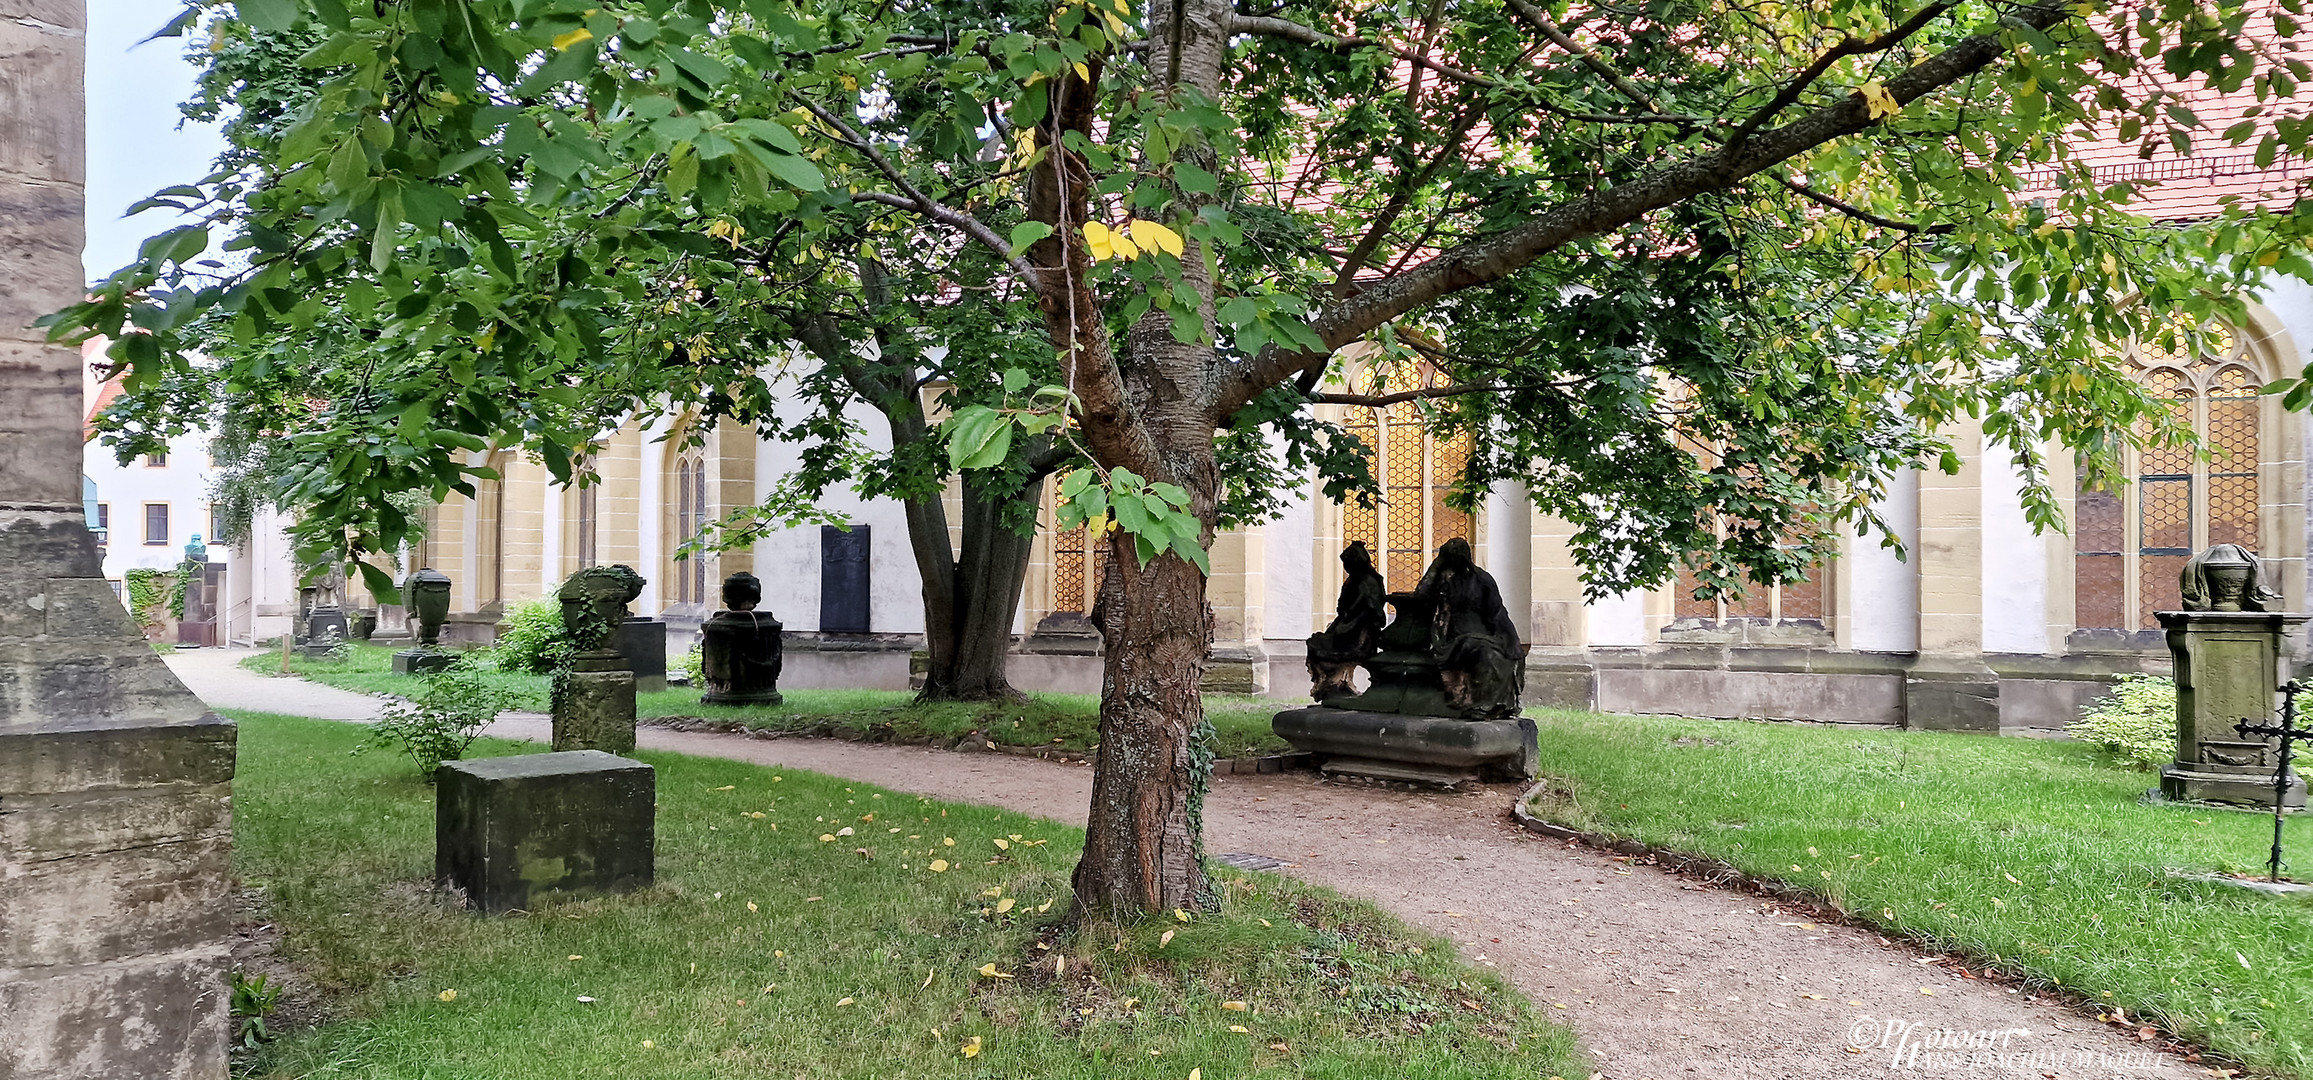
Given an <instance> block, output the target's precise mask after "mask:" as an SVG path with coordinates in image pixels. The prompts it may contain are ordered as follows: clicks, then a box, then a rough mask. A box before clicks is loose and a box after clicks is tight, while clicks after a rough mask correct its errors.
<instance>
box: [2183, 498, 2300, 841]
mask: <svg viewBox="0 0 2313 1080" xmlns="http://www.w3.org/2000/svg"><path fill="white" fill-rule="evenodd" d="M2180 584H2181V586H2182V588H2181V590H2180V592H2181V595H2182V599H2183V600H2184V607H2185V610H2183V611H2162V612H2158V613H2156V615H2157V617H2158V618H2159V619H2160V625H2161V627H2162V628H2163V629H2165V630H2166V631H2168V648H2169V654H2170V656H2171V657H2172V658H2173V659H2174V660H2175V663H2176V719H2177V750H2176V760H2175V761H2174V762H2172V763H2170V764H2169V765H2168V766H2167V767H2165V768H2163V769H2161V771H2160V787H2161V791H2162V793H2163V794H2166V795H2167V796H2168V797H2169V798H2172V799H2198V800H2206V801H2209V802H2228V803H2239V804H2242V805H2247V806H2271V805H2273V773H2274V771H2275V770H2276V769H2278V768H2280V765H2281V761H2280V754H2279V746H2278V745H2277V744H2276V743H2275V742H2274V740H2271V739H2260V738H2251V737H2249V736H2246V735H2243V734H2242V733H2241V732H2240V731H2239V730H2238V729H2237V728H2236V727H2235V725H2237V724H2239V723H2241V722H2242V721H2244V720H2245V721H2248V722H2249V723H2252V724H2263V723H2266V722H2268V721H2269V720H2270V719H2271V718H2272V716H2273V714H2274V706H2275V703H2276V701H2277V700H2278V694H2279V691H2280V686H2281V683H2282V682H2283V681H2284V680H2286V679H2287V678H2288V672H2289V668H2290V666H2291V663H2292V660H2291V658H2292V657H2294V656H2295V655H2296V653H2297V648H2296V645H2297V639H2298V635H2300V634H2301V633H2303V628H2304V625H2305V622H2306V619H2307V617H2306V616H2304V615H2297V614H2287V613H2283V612H2277V611H2271V610H2268V609H2269V608H2272V607H2277V606H2279V602H2280V599H2281V598H2280V596H2278V595H2277V594H2275V593H2273V592H2272V591H2271V590H2269V589H2267V588H2265V585H2264V565H2263V563H2261V562H2259V561H2258V559H2257V557H2256V555H2254V554H2253V553H2251V552H2250V551H2248V550H2247V549H2246V548H2243V547H2241V546H2239V545H2237V544H2217V545H2215V546H2213V547H2211V548H2209V549H2208V550H2207V551H2204V552H2202V553H2200V554H2199V555H2196V556H2194V557H2193V559H2192V561H2191V562H2188V563H2186V564H2185V568H2184V571H2183V580H2182V582H2180ZM2281 801H2282V804H2283V805H2284V806H2291V807H2297V806H2303V805H2305V783H2304V781H2303V780H2298V781H2296V782H2295V783H2294V784H2292V785H2291V786H2290V787H2289V789H2288V790H2287V792H2286V793H2285V794H2284V795H2283V797H2282V800H2281Z"/></svg>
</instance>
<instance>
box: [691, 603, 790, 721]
mask: <svg viewBox="0 0 2313 1080" xmlns="http://www.w3.org/2000/svg"><path fill="white" fill-rule="evenodd" d="M762 602H763V583H762V582H761V581H760V580H757V578H756V577H755V575H753V574H750V573H747V572H746V571H743V570H742V571H740V572H739V573H736V574H733V575H731V576H730V577H728V578H725V579H724V580H723V610H721V611H718V612H716V613H715V614H714V616H713V617H712V618H709V619H708V620H707V622H706V625H704V626H701V627H700V628H699V667H700V669H701V671H700V673H701V674H702V675H704V676H705V677H706V682H707V692H706V693H705V694H703V695H701V696H700V698H699V701H700V703H701V704H704V705H777V704H779V702H780V697H779V669H780V667H781V665H782V664H783V663H784V654H783V653H782V651H781V644H780V637H779V631H780V626H779V621H778V620H777V619H774V618H772V617H771V615H770V613H769V612H762V611H757V610H755V608H756V606H757V605H759V604H761V603H762Z"/></svg>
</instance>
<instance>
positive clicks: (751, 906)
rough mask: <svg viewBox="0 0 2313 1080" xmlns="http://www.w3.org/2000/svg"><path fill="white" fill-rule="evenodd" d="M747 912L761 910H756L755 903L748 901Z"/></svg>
mask: <svg viewBox="0 0 2313 1080" xmlns="http://www.w3.org/2000/svg"><path fill="white" fill-rule="evenodd" d="M747 910H749V911H759V910H761V909H759V908H757V907H756V906H755V902H754V901H753V900H749V901H747Z"/></svg>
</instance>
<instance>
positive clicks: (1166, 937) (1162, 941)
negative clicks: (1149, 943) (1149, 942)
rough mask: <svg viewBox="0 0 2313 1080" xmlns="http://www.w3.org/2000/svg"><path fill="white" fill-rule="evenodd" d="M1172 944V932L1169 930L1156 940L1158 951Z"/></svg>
mask: <svg viewBox="0 0 2313 1080" xmlns="http://www.w3.org/2000/svg"><path fill="white" fill-rule="evenodd" d="M1172 943H1173V932H1172V931H1170V930H1167V931H1165V932H1164V934H1163V936H1161V937H1159V938H1157V948H1160V949H1161V948H1164V947H1165V946H1167V945H1170V944H1172Z"/></svg>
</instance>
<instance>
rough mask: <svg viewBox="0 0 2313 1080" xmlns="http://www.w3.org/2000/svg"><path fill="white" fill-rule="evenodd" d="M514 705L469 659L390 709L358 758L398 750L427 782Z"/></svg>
mask: <svg viewBox="0 0 2313 1080" xmlns="http://www.w3.org/2000/svg"><path fill="white" fill-rule="evenodd" d="M514 705H515V701H514V697H513V695H511V694H508V693H506V692H505V691H502V690H498V689H496V688H494V687H492V686H491V685H490V683H489V682H488V681H487V680H485V679H484V678H483V677H482V673H481V672H479V671H477V670H475V668H474V667H473V665H472V664H471V663H470V662H469V661H468V660H466V659H464V658H461V659H459V660H458V662H457V663H454V664H452V665H450V666H449V667H447V668H444V669H442V670H441V671H437V672H434V673H433V674H431V675H426V676H422V677H421V686H420V689H419V690H418V692H417V694H416V696H415V697H414V698H413V699H412V700H410V701H406V702H402V703H399V704H396V705H392V706H388V707H387V708H386V710H385V713H384V714H383V715H381V716H379V717H378V719H377V722H376V723H375V724H373V725H371V727H370V735H369V739H368V741H366V742H364V743H362V744H361V746H359V747H356V748H355V750H354V752H355V753H360V752H361V751H363V750H367V749H370V748H372V747H394V746H398V747H400V748H401V749H402V750H403V751H404V752H406V753H408V754H409V755H410V760H411V761H413V762H415V763H416V764H417V766H418V773H419V775H422V776H424V777H425V778H426V780H427V782H428V783H431V782H432V781H433V779H434V773H436V772H438V771H440V769H441V767H442V763H443V762H445V761H456V760H458V759H459V758H462V757H464V756H466V748H467V747H470V746H472V745H474V740H475V739H478V738H481V737H482V729H483V728H486V727H488V726H490V724H491V722H492V721H494V720H496V719H498V714H499V713H501V712H504V711H506V710H508V709H511V708H513V707H514Z"/></svg>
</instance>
